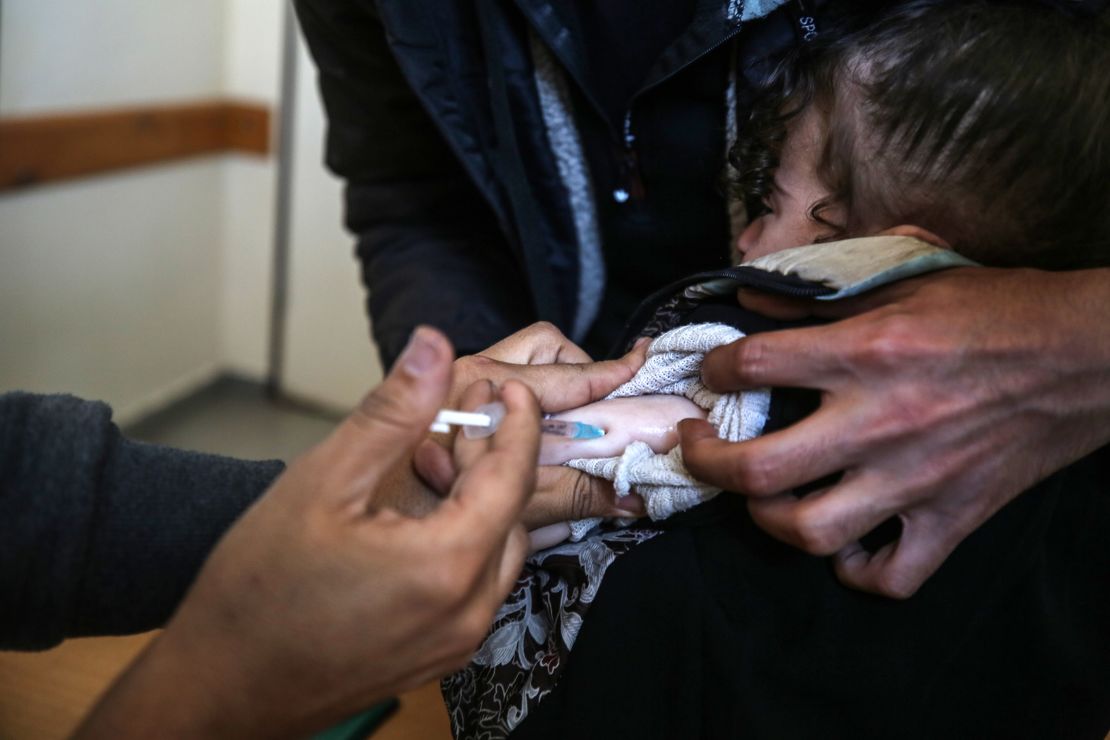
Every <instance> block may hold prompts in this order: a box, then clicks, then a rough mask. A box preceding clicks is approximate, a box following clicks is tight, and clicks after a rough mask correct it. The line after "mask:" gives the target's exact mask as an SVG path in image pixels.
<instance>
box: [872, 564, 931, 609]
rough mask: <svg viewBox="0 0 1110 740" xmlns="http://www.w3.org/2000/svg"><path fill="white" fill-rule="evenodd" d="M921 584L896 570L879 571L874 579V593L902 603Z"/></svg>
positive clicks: (915, 591)
mask: <svg viewBox="0 0 1110 740" xmlns="http://www.w3.org/2000/svg"><path fill="white" fill-rule="evenodd" d="M920 586H921V582H920V581H919V580H918V579H916V578H913V577H912V576H910V575H909V574H906V573H903V572H902V571H900V570H898V569H896V568H888V569H886V570H883V571H880V572H879V574H878V575H877V576H876V578H875V591H877V592H878V593H880V594H882V595H883V596H887V597H889V598H891V599H898V600H900V601H904V600H906V599H908V598H910V597H911V596H913V595H914V594H915V593H917V589H918V588H919V587H920Z"/></svg>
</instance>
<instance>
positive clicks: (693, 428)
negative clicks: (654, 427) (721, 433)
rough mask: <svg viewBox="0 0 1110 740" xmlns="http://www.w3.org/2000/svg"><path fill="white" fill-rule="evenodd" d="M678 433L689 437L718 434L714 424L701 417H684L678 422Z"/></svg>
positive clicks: (698, 437) (696, 437)
mask: <svg viewBox="0 0 1110 740" xmlns="http://www.w3.org/2000/svg"><path fill="white" fill-rule="evenodd" d="M678 433H679V434H680V435H682V436H683V437H686V438H688V439H701V438H702V437H709V436H716V434H717V430H716V429H714V428H713V425H712V424H710V423H709V422H707V421H702V420H701V419H683V420H682V421H680V422H678Z"/></svg>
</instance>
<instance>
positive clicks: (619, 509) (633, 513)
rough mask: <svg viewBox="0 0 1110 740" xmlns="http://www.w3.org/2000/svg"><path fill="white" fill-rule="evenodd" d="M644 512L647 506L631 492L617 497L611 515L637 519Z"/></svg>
mask: <svg viewBox="0 0 1110 740" xmlns="http://www.w3.org/2000/svg"><path fill="white" fill-rule="evenodd" d="M646 513H647V507H646V506H644V500H643V499H642V498H640V497H639V496H636V495H634V494H633V495H628V496H620V497H619V498H617V504H616V506H615V507H613V514H612V516H619V517H622V518H624V519H639V518H640V517H642V516H643V515H644V514H646Z"/></svg>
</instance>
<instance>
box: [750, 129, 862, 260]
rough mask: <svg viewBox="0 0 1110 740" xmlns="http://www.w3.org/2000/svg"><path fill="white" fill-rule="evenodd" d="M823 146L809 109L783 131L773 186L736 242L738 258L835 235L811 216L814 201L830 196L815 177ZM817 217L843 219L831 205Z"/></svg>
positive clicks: (839, 220) (820, 130)
mask: <svg viewBox="0 0 1110 740" xmlns="http://www.w3.org/2000/svg"><path fill="white" fill-rule="evenodd" d="M823 145H824V128H823V124H822V120H821V116H820V115H818V114H817V112H816V111H814V110H813V108H809V109H808V110H805V111H803V112H802V113H800V114H799V115H798V116H797V117H796V118H795V119H794V121H793V122H792V123H791V125H790V126H789V128H788V129H787V133H786V140H785V141H784V142H783V146H782V155H781V157H780V158H779V166H778V169H777V170H775V180H774V186H773V187H772V189H771V193H770V194H769V195H768V196H767V197H766V198H765V199H764V203H765V204H766V206H767V208H768V209H769V210H768V212H767V213H764V214H763V215H762V216H760V217H759V218H757V219H754V220H753V221H752V222H751V223H750V224H748V227H747V228H746V229H744V233H742V234H741V235H740V238H739V239H738V240H737V243H736V247H737V251H738V252H739V257H740V261H741V262H750V261H752V260H753V259H755V258H756V257H761V256H763V255H765V254H770V253H771V252H778V251H781V250H783V249H789V248H791V247H801V246H804V245H806V244H813V243H815V242H817V241H821V240H825V239H829V238H830V237H835V235H836V234H835V230H834V229H832V228H830V227H829V225H828V224H823V223H820V222H818V221H815V220H814V219H813V218H811V217H810V209H811V208H812V207H813V205H814V204H815V203H817V202H818V201H819V200H821V199H822V198H824V197H827V196H828V195H829V191H828V188H826V187H825V185H823V184H822V183H821V179H820V178H819V177H818V176H817V165H818V162H819V161H820V156H821V149H822V147H823ZM821 216H822V218H824V219H826V220H828V221H830V222H831V223H834V224H838V223H842V209H841V208H840V207H838V206H837V205H836V204H832V205H830V206H829V207H828V208H826V209H824V210H822V212H821Z"/></svg>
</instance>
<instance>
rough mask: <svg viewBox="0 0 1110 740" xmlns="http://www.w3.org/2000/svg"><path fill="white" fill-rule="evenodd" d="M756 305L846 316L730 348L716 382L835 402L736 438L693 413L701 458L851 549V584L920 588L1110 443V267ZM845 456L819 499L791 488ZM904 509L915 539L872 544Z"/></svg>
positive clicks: (691, 461)
mask: <svg viewBox="0 0 1110 740" xmlns="http://www.w3.org/2000/svg"><path fill="white" fill-rule="evenodd" d="M742 302H743V303H745V305H748V306H749V307H751V308H754V309H756V310H760V311H762V312H765V313H770V314H772V315H779V316H782V317H787V316H790V317H796V316H799V315H803V314H804V313H807V312H808V313H812V314H815V315H821V316H826V317H829V318H840V319H842V320H840V321H837V322H836V323H832V324H828V325H824V326H819V327H813V328H805V329H794V330H789V331H781V332H773V333H766V334H757V335H753V336H750V337H746V338H744V339H741V340H740V341H738V342H735V343H733V344H731V345H727V346H725V347H722V348H720V349H718V350H715V351H714V352H712V353H710V354H709V355H708V356H707V357H706V360H705V363H704V365H703V367H702V375H703V377H704V379H705V381H706V383H707V384H708V385H709V386H710V387H712V388H713V389H715V390H719V391H726V390H738V389H743V388H754V387H761V386H786V387H805V388H816V389H820V390H821V391H822V392H823V397H822V402H821V406H820V408H819V409H818V410H817V411H816V412H814V413H813V414H812V415H811V416H809V417H808V418H806V419H804V420H802V421H800V422H798V423H796V424H794V425H793V426H791V427H789V428H787V429H784V430H781V431H778V432H775V433H772V434H769V435H766V436H764V437H759V438H756V439H753V440H750V441H747V442H741V443H736V444H731V443H728V442H723V441H721V440H719V439H717V438H716V435H715V434H714V433H713V431H712V429H711V428H708V426H707V425H705V424H699V423H697V422H686V423H685V424H684V425H683V428H682V443H683V453H684V455H685V460H686V463H687V465H688V467H689V469H690V470H691V472H693V473H694V475H696V476H697V477H699V478H701V479H703V480H706V481H708V482H712V483H715V484H717V485H720V486H721V487H722V488H725V489H727V490H732V491H738V492H740V493H743V494H747V495H748V496H750V497H751V498H750V501H749V508H750V510H751V513H752V517H753V518H754V519H755V521H756V522H757V523H758V524H759V525H760V526H761V527H763V528H764V529H765V530H767V531H768V532H770V533H771V534H773V535H774V536H776V537H778V538H780V539H782V540H784V541H786V542H789V543H792V544H794V545H796V546H798V547H800V548H802V549H804V550H806V551H808V552H811V553H814V554H818V555H835V565H836V571H837V574H838V576H839V578H840V579H841V581H843V582H844V583H846V584H848V585H850V586H853V587H856V588H860V589H863V590H867V591H874V592H877V593H881V594H885V595H887V596H892V597H896V598H906V597H908V596H910V595H912V594H913V593H914V592H915V591H916V590H917V589H918V588H919V587H920V586H921V584H922V583H923V582H924V581H925V580H926V579H928V578H929V576H930V575H932V574H933V572H934V571H936V569H937V568H938V567H940V565H941V563H943V562H944V560H945V559H946V558H947V557H948V555H949V554H950V553H951V552H952V550H953V549H955V547H956V546H957V545H958V544H959V543H960V542H961V541H962V540H963V539H964V538H965V537H966V536H967V535H968V534H970V533H971V532H972V531H974V530H975V529H976V528H977V527H979V525H981V524H982V523H983V522H984V521H986V520H987V519H988V518H989V517H990V516H992V515H993V514H994V513H995V512H996V511H998V510H999V509H1000V508H1001V507H1002V506H1004V505H1005V504H1006V503H1008V502H1009V501H1010V500H1012V499H1013V498H1014V497H1016V496H1017V495H1018V494H1019V493H1020V492H1022V491H1023V490H1025V489H1027V488H1029V487H1030V486H1032V485H1034V484H1035V483H1037V482H1038V481H1040V480H1042V479H1044V478H1045V477H1047V476H1048V475H1049V474H1051V473H1052V472H1054V471H1056V470H1058V469H1060V468H1062V467H1064V466H1066V465H1068V464H1070V463H1072V462H1074V461H1075V460H1078V459H1079V458H1081V457H1083V456H1084V455H1086V454H1088V453H1089V452H1091V451H1093V450H1095V449H1097V448H1098V447H1100V446H1102V445H1104V444H1106V443H1107V442H1108V441H1110V322H1108V321H1107V318H1106V317H1107V316H1110V270H1087V271H1079V272H1070V273H1047V272H1039V271H1033V270H994V269H986V268H973V269H958V270H949V271H946V272H943V273H939V274H935V275H931V276H927V277H923V278H917V279H913V280H907V281H904V282H901V283H898V284H895V285H891V286H889V287H886V288H883V289H881V290H877V291H875V292H873V293H870V294H868V295H866V296H863V297H860V298H857V299H852V300H848V301H843V302H836V303H821V302H815V303H813V304H801V303H796V302H792V303H784V302H782V301H778V300H776V299H773V298H770V297H767V296H757V297H755V299H754V300H752V299H751V298H748V297H745V298H744V299H743V300H742ZM841 471H843V477H842V478H841V479H840V480H839V482H837V483H836V484H834V485H833V486H831V487H829V488H826V489H824V490H821V491H818V492H815V493H813V494H810V495H808V496H806V497H805V498H802V499H798V498H796V497H794V496H793V495H792V494H790V493H784V492H788V491H790V490H791V489H793V488H795V487H796V486H799V485H802V484H804V483H808V482H810V481H813V480H816V479H818V478H821V477H823V476H825V475H829V474H832V473H837V472H841ZM891 516H898V517H899V518H900V519H901V520H902V524H903V531H902V535H901V537H900V539H899V540H897V541H896V542H894V543H892V544H890V545H887V546H885V547H883V548H881V549H880V550H878V551H877V552H874V553H869V552H867V551H866V550H864V549H863V548H862V547H861V546H860V544H859V542H858V541H859V538H860V537H861V536H862V535H864V534H865V533H867V532H869V531H870V530H872V529H873V528H874V527H875V526H876V525H878V524H879V523H881V522H882V521H884V520H885V519H887V518H888V517H891Z"/></svg>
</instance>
